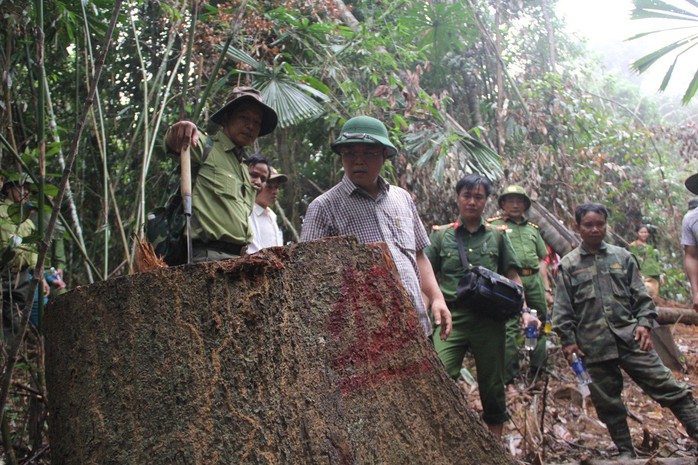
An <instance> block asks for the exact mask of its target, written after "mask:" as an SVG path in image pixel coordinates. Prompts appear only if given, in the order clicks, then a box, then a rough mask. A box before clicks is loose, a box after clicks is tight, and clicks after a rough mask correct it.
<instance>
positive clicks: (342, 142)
mask: <svg viewBox="0 0 698 465" xmlns="http://www.w3.org/2000/svg"><path fill="white" fill-rule="evenodd" d="M350 144H375V145H382V146H383V147H384V148H385V150H386V151H387V152H388V158H391V157H394V156H395V155H396V154H397V148H395V146H394V145H393V143H392V142H390V139H389V138H388V130H387V129H386V128H385V125H384V124H383V123H382V122H380V121H379V120H377V119H376V118H372V117H370V116H355V117H354V118H351V119H350V120H349V121H347V122H346V123H344V126H342V131H341V133H340V134H339V137H338V138H337V140H336V141H334V142H333V143H332V150H333V151H334V152H335V153H339V151H338V150H339V148H340V147H342V146H346V145H350Z"/></svg>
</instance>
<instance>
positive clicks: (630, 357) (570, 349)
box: [553, 203, 698, 458]
mask: <svg viewBox="0 0 698 465" xmlns="http://www.w3.org/2000/svg"><path fill="white" fill-rule="evenodd" d="M607 218H608V210H606V207H604V206H603V205H600V204H598V203H586V204H582V205H579V206H578V207H577V209H576V211H575V220H576V223H577V231H578V232H579V235H580V236H581V239H582V243H581V245H580V246H579V247H577V248H576V249H575V250H573V251H572V252H570V253H569V254H567V255H566V256H565V257H563V258H562V260H561V262H560V267H559V270H558V276H557V283H556V284H557V286H556V292H555V304H554V311H553V327H554V329H555V331H556V332H557V333H558V334H559V335H560V342H561V343H562V350H563V352H564V354H565V356H566V357H567V359H568V361H571V357H572V354H573V353H576V354H577V356H578V357H580V358H581V357H586V358H585V362H586V366H587V369H588V371H589V375H590V376H591V379H592V384H591V385H590V390H591V400H592V401H593V402H594V406H595V407H596V413H597V414H598V416H599V419H600V420H601V421H602V422H604V423H605V424H606V427H607V428H608V432H609V434H610V435H611V438H612V439H613V442H614V443H615V444H616V446H617V447H618V450H619V452H620V454H621V455H622V457H623V458H631V457H634V456H635V449H634V448H633V443H632V438H631V436H630V430H629V428H628V422H627V410H626V408H625V405H624V404H623V401H622V399H621V393H622V391H623V376H622V374H621V371H620V369H621V368H622V369H623V370H624V371H625V372H626V373H627V374H628V375H629V376H630V377H631V378H632V379H633V381H635V382H636V383H637V385H638V386H640V387H641V388H642V390H643V391H645V393H647V394H648V395H649V396H650V397H652V398H653V399H654V400H656V401H657V402H659V404H660V405H661V406H662V407H668V408H669V409H671V411H672V412H673V413H674V415H675V416H676V418H677V419H678V420H679V421H680V422H681V423H682V424H683V425H684V427H685V428H686V431H687V432H688V434H689V436H691V437H692V438H693V439H694V440H698V409H697V408H696V405H695V403H694V401H693V397H692V393H691V391H690V390H689V389H688V388H687V387H686V386H684V385H682V384H679V383H677V381H676V380H675V379H674V376H673V375H672V373H671V371H670V370H669V369H668V368H666V367H665V366H664V365H663V364H662V361H661V360H660V359H659V356H658V355H657V353H656V352H655V351H654V350H653V348H652V339H651V337H650V331H651V328H652V323H653V320H654V319H655V318H656V317H657V311H656V309H655V306H654V303H653V302H652V299H651V298H650V296H649V294H648V293H647V289H646V288H645V285H644V283H643V282H642V278H641V277H640V273H639V271H638V266H637V263H636V262H635V260H634V258H633V256H632V254H631V253H630V252H628V251H627V250H625V249H623V248H620V247H616V246H613V245H610V244H607V243H606V242H605V241H604V238H605V236H606V221H607Z"/></svg>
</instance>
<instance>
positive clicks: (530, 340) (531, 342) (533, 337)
mask: <svg viewBox="0 0 698 465" xmlns="http://www.w3.org/2000/svg"><path fill="white" fill-rule="evenodd" d="M531 316H532V317H533V318H538V312H537V311H536V310H531ZM536 344H538V328H537V327H536V323H535V322H531V323H529V324H528V326H527V327H526V338H525V339H524V349H526V350H534V349H535V348H536Z"/></svg>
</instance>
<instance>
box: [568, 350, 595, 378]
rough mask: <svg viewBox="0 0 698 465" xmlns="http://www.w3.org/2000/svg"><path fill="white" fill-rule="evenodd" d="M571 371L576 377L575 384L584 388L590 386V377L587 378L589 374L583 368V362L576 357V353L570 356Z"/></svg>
mask: <svg viewBox="0 0 698 465" xmlns="http://www.w3.org/2000/svg"><path fill="white" fill-rule="evenodd" d="M572 369H573V370H574V374H575V375H577V382H578V383H579V384H580V385H583V386H586V385H587V384H591V376H589V372H588V371H587V368H586V367H585V366H584V361H583V360H582V359H581V358H579V357H578V356H577V353H576V352H575V353H573V354H572Z"/></svg>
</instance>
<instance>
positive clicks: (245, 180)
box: [165, 87, 278, 262]
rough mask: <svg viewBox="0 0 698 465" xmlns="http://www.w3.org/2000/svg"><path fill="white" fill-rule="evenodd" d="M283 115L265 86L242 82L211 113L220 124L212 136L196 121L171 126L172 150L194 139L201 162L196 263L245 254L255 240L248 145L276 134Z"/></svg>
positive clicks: (195, 205) (196, 187)
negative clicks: (259, 88)
mask: <svg viewBox="0 0 698 465" xmlns="http://www.w3.org/2000/svg"><path fill="white" fill-rule="evenodd" d="M277 120H278V118H277V116H276V112H275V111H274V110H273V109H272V108H271V107H269V106H267V105H266V104H265V103H264V101H263V99H262V95H261V94H260V93H259V91H257V90H256V89H253V88H252V87H236V88H235V89H233V93H232V95H231V96H230V97H229V100H228V103H226V104H225V106H224V107H223V108H221V109H220V110H218V111H217V112H216V113H214V114H213V115H212V116H211V121H212V122H213V123H215V124H217V125H219V126H220V129H219V130H217V131H216V132H214V133H213V134H212V135H209V136H205V135H204V134H203V133H200V132H199V130H198V129H197V127H196V125H195V124H194V123H192V122H191V121H179V122H177V123H175V124H173V125H172V126H171V127H170V128H169V130H168V131H167V134H166V135H165V145H166V148H167V151H168V153H171V154H176V155H179V153H180V151H181V150H182V149H183V148H185V147H186V146H188V145H190V144H191V160H192V163H193V164H194V165H196V169H192V183H193V189H192V217H191V225H192V227H191V229H192V233H191V236H192V245H193V259H194V262H202V261H214V260H224V259H227V258H233V257H239V256H240V255H241V252H242V250H243V248H244V247H245V246H246V245H247V244H249V243H250V241H251V240H252V231H251V230H250V226H249V217H250V214H251V213H252V206H253V204H254V199H255V196H256V194H257V190H258V189H257V188H256V187H254V186H253V185H252V183H251V181H250V175H249V173H248V169H247V165H246V164H245V159H246V154H245V147H247V146H249V145H252V144H253V143H254V142H255V141H256V140H257V137H261V136H264V135H267V134H269V133H271V132H272V131H273V130H274V128H276V123H277ZM194 173H197V174H196V176H195V178H196V179H194ZM194 181H195V182H194Z"/></svg>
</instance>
